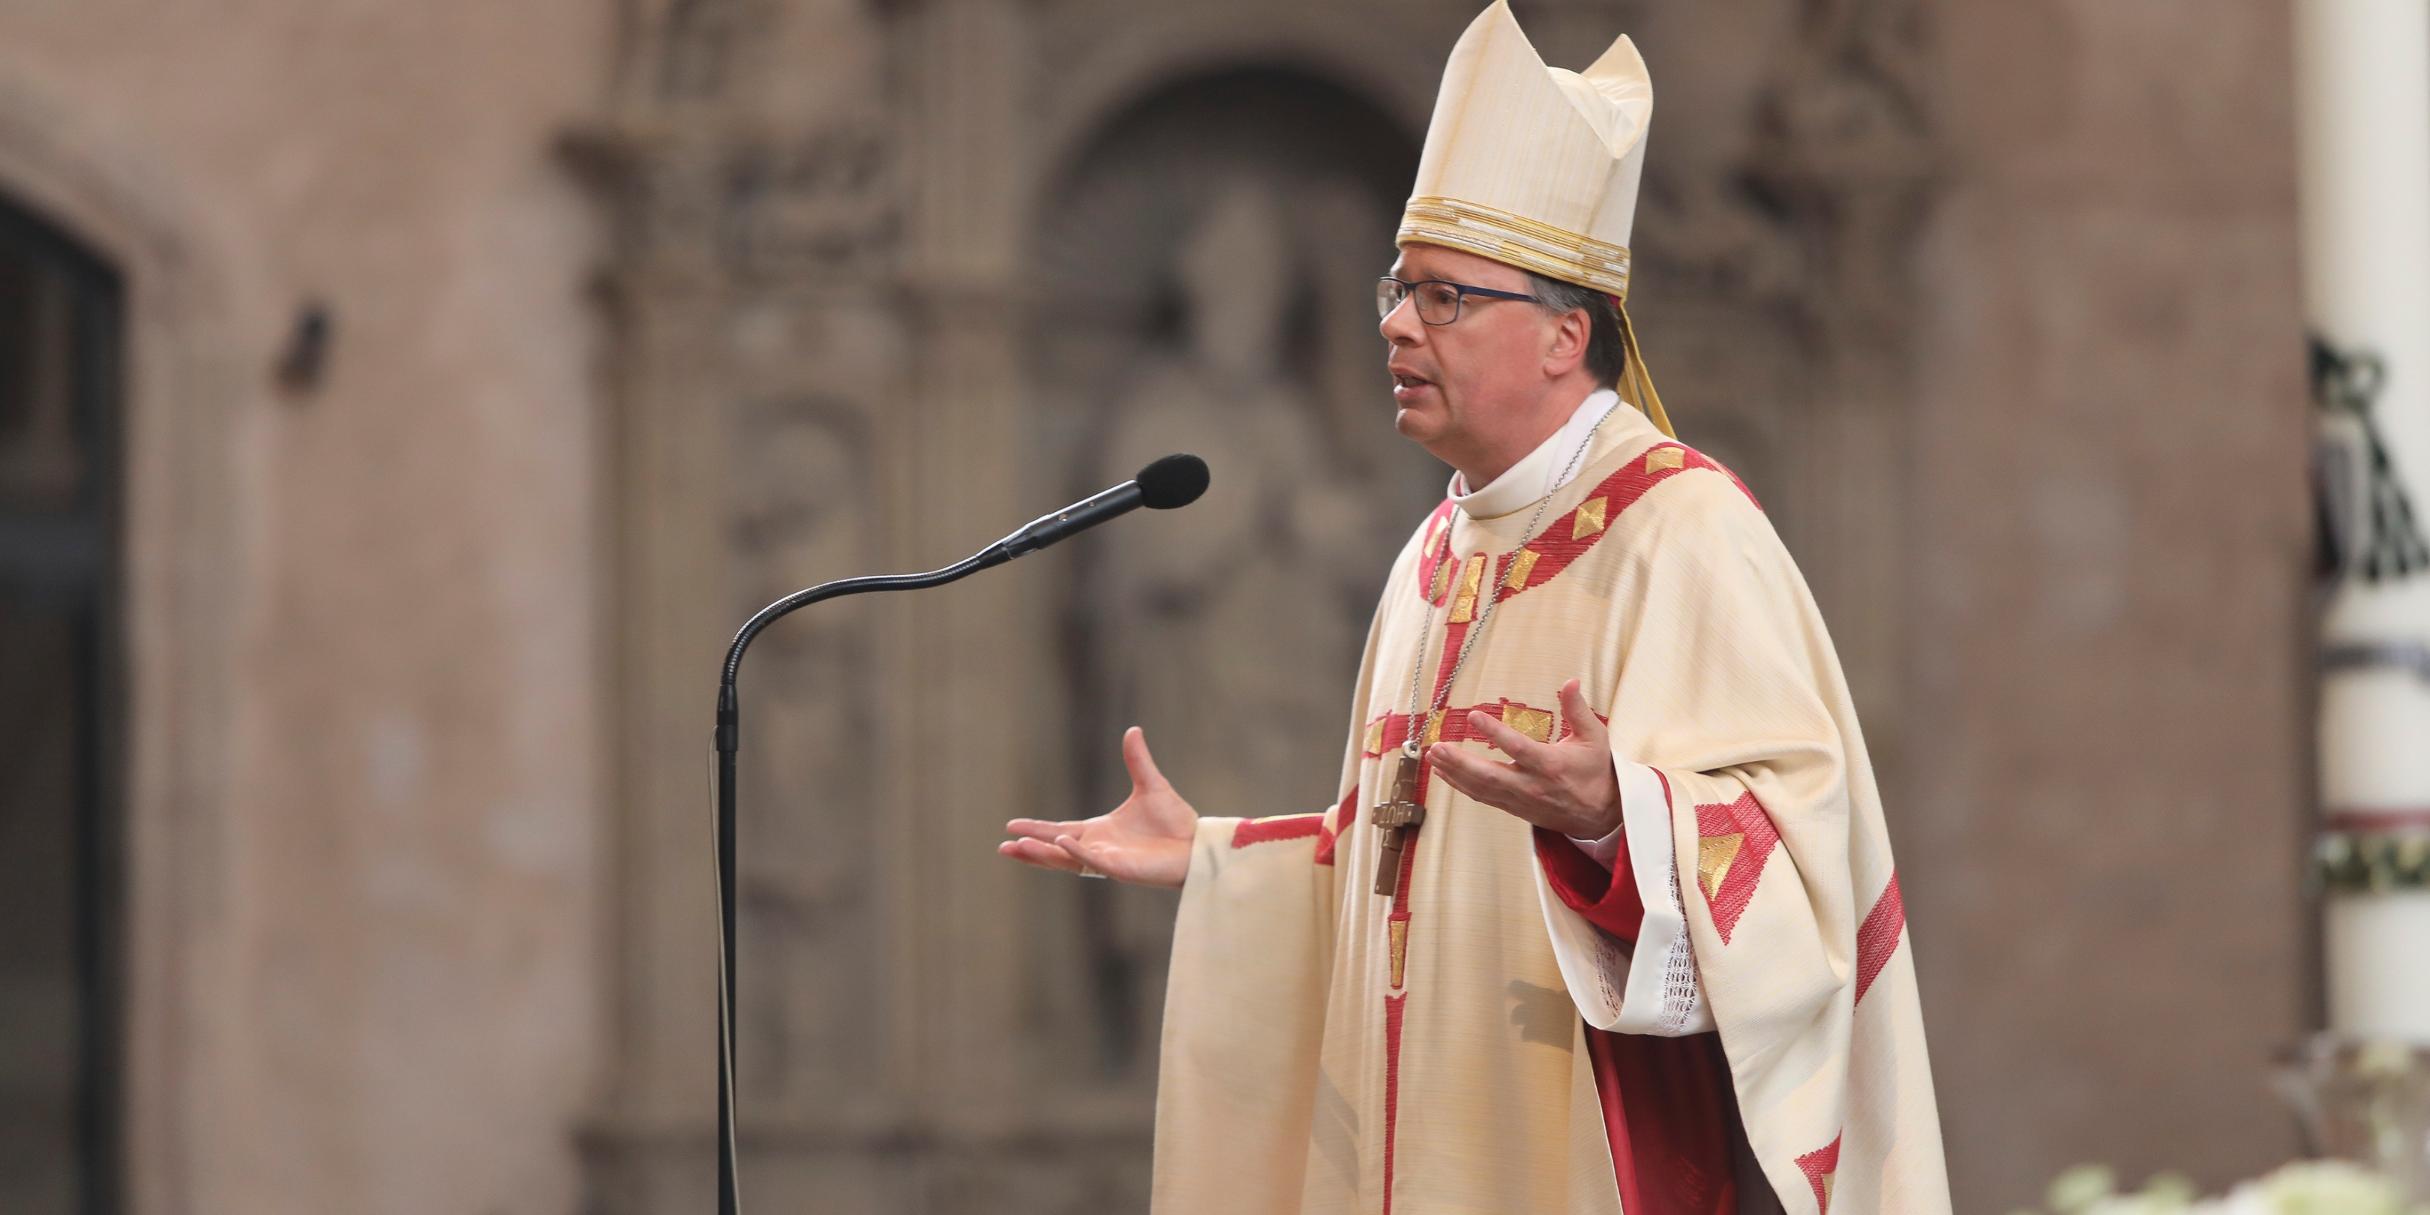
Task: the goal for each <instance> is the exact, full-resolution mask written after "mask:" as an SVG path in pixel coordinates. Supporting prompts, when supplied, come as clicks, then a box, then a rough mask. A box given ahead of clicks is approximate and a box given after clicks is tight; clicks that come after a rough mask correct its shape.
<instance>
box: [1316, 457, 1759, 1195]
mask: <svg viewBox="0 0 2430 1215" xmlns="http://www.w3.org/2000/svg"><path fill="white" fill-rule="evenodd" d="M1698 468H1701V469H1709V470H1711V471H1714V472H1718V473H1720V474H1721V475H1723V476H1725V477H1728V478H1729V479H1730V483H1731V484H1733V485H1735V486H1737V487H1738V490H1739V492H1740V493H1744V494H1746V496H1747V500H1748V501H1750V502H1755V504H1756V508H1757V509H1759V510H1760V509H1762V505H1763V504H1762V503H1761V502H1756V499H1755V495H1754V493H1753V492H1752V491H1749V490H1748V489H1747V487H1746V483H1745V482H1743V481H1740V480H1739V479H1738V477H1737V475H1736V474H1734V473H1732V472H1730V470H1728V469H1726V468H1723V467H1722V466H1721V465H1720V464H1719V463H1717V462H1715V461H1714V460H1712V459H1711V458H1709V457H1707V456H1705V455H1704V454H1703V453H1702V452H1699V451H1696V450H1695V449H1693V448H1690V447H1687V446H1686V445H1684V444H1680V443H1657V444H1655V445H1654V446H1652V447H1650V448H1648V449H1646V451H1645V452H1644V453H1642V454H1641V455H1638V456H1635V457H1632V458H1631V459H1629V460H1628V461H1627V462H1625V463H1623V464H1622V465H1621V466H1620V468H1619V470H1618V471H1616V472H1613V473H1612V474H1611V475H1610V476H1608V477H1605V478H1604V479H1603V480H1602V481H1600V482H1597V483H1596V484H1595V486H1594V488H1592V489H1590V490H1588V491H1587V494H1586V497H1585V498H1584V499H1583V500H1582V501H1581V502H1580V503H1579V504H1578V505H1577V506H1576V507H1575V508H1573V509H1572V510H1571V511H1570V512H1569V514H1568V515H1566V516H1564V517H1561V518H1557V519H1554V520H1553V521H1552V522H1551V523H1550V524H1549V525H1547V526H1546V527H1545V528H1544V530H1543V531H1542V532H1541V533H1539V534H1538V535H1537V536H1536V538H1535V539H1533V540H1530V541H1528V542H1527V543H1526V544H1525V545H1523V546H1522V547H1520V548H1519V549H1518V550H1517V551H1515V552H1511V553H1507V554H1504V555H1502V556H1500V557H1488V556H1487V555H1486V554H1483V553H1477V554H1473V555H1471V556H1469V557H1468V558H1467V559H1466V560H1464V561H1454V560H1452V556H1451V522H1452V511H1453V504H1452V503H1451V502H1450V501H1449V500H1445V501H1444V502H1443V504H1442V505H1441V506H1438V507H1436V508H1435V512H1434V514H1433V515H1432V516H1431V517H1429V518H1428V519H1427V520H1426V526H1425V529H1424V533H1423V535H1422V536H1421V537H1420V539H1419V552H1420V553H1421V556H1420V558H1419V561H1418V568H1417V586H1416V588H1415V589H1416V591H1417V592H1418V594H1419V596H1420V597H1422V598H1423V599H1425V601H1426V602H1427V603H1428V604H1430V605H1432V606H1435V607H1442V606H1444V605H1445V604H1448V605H1449V606H1450V611H1449V612H1447V613H1446V614H1445V621H1446V624H1445V626H1444V630H1443V643H1442V648H1441V652H1440V655H1439V656H1438V657H1437V658H1436V660H1435V683H1434V694H1433V696H1431V697H1429V698H1428V703H1430V704H1431V703H1435V702H1438V701H1441V700H1442V699H1443V698H1444V694H1445V693H1446V692H1447V691H1448V690H1449V689H1448V688H1447V687H1445V684H1446V683H1447V682H1448V681H1449V680H1450V678H1451V675H1452V667H1453V665H1454V664H1453V663H1452V662H1451V661H1450V660H1449V657H1450V656H1451V655H1453V654H1457V653H1459V651H1460V646H1461V645H1462V644H1463V643H1465V642H1466V640H1467V637H1468V630H1469V629H1470V628H1471V627H1472V626H1473V625H1474V623H1475V621H1476V618H1477V617H1478V616H1479V615H1481V614H1482V611H1481V609H1482V607H1483V606H1484V603H1486V602H1490V603H1500V602H1502V601H1504V600H1508V599H1511V598H1514V597H1516V596H1519V595H1522V594H1525V593H1526V592H1528V591H1530V590H1532V589H1534V588H1536V587H1539V586H1543V585H1544V584H1545V583H1548V582H1550V581H1552V580H1553V579H1554V578H1556V577H1559V576H1560V574H1561V572H1562V571H1563V570H1566V569H1568V568H1569V567H1570V565H1571V564H1572V563H1573V562H1575V561H1577V560H1578V558H1580V557H1582V556H1584V555H1585V554H1586V552H1587V550H1588V549H1591V548H1593V547H1594V546H1595V545H1596V544H1597V543H1598V542H1600V541H1601V540H1602V539H1603V537H1605V536H1607V535H1609V534H1611V528H1612V524H1613V523H1614V522H1616V521H1617V520H1618V519H1619V518H1620V515H1621V514H1622V512H1624V511H1626V510H1627V509H1628V508H1629V507H1631V506H1633V505H1635V504H1636V503H1637V501H1638V500H1639V499H1641V498H1643V497H1644V496H1645V494H1646V492H1647V491H1648V490H1651V489H1652V488H1654V487H1655V486H1657V485H1660V484H1661V483H1663V482H1664V481H1667V480H1669V479H1671V478H1672V477H1675V476H1678V475H1679V474H1681V473H1683V472H1686V471H1688V470H1690V469H1698ZM1489 567H1490V568H1491V570H1492V576H1491V578H1490V579H1489V578H1488V577H1487V569H1488V568H1489ZM1489 587H1490V589H1488V588H1489ZM1487 595H1491V596H1492V597H1493V598H1492V599H1491V600H1485V598H1484V597H1485V596H1487ZM1481 601H1482V602H1481ZM1425 643H1426V639H1425V638H1422V637H1421V638H1420V639H1419V644H1420V645H1424V644H1425ZM1472 711H1473V712H1482V713H1484V714H1485V715H1486V716H1488V717H1491V718H1494V719H1495V720H1497V721H1500V722H1502V723H1503V724H1504V725H1507V726H1509V727H1510V728H1511V729H1514V730H1517V731H1518V732H1519V733H1521V734H1525V735H1527V736H1528V737H1530V738H1533V739H1535V740H1536V741H1538V742H1552V741H1555V740H1556V739H1560V738H1567V737H1568V736H1569V735H1570V734H1572V733H1574V732H1575V731H1574V728H1573V727H1572V725H1571V724H1570V723H1569V722H1566V721H1562V720H1560V717H1559V714H1557V713H1555V712H1554V711H1553V710H1551V709H1539V708H1535V707H1533V706H1530V705H1526V704H1522V703H1520V702H1518V701H1514V700H1509V699H1500V700H1495V701H1492V702H1489V703H1483V704H1477V705H1471V706H1469V707H1468V708H1449V707H1446V708H1445V710H1444V712H1443V713H1442V714H1441V715H1440V716H1438V717H1434V718H1432V719H1431V722H1430V723H1429V725H1428V727H1427V733H1426V737H1424V738H1422V739H1420V740H1419V744H1420V746H1421V747H1430V746H1433V745H1434V744H1436V743H1438V742H1468V741H1472V740H1474V739H1475V738H1476V734H1475V732H1474V731H1472V730H1471V729H1470V728H1469V725H1468V714H1469V713H1470V712H1472ZM1598 716H1600V715H1598ZM1418 720H1426V719H1425V718H1424V717H1423V716H1422V715H1421V717H1420V718H1419V719H1418ZM1412 728H1413V721H1412V719H1411V717H1410V715H1409V714H1407V713H1392V712H1386V713H1383V714H1380V715H1378V716H1377V717H1376V718H1374V719H1373V720H1371V721H1369V722H1368V723H1367V729H1366V737H1365V738H1364V739H1363V740H1361V741H1362V746H1361V748H1360V749H1361V751H1362V752H1363V753H1364V754H1365V756H1366V757H1368V758H1370V759H1372V758H1376V757H1379V756H1382V755H1384V754H1386V753H1388V752H1390V751H1393V750H1395V749H1397V748H1399V747H1400V746H1401V745H1402V744H1403V743H1405V742H1407V741H1408V739H1409V731H1410V730H1411V729H1412ZM1432 777H1433V766H1432V765H1431V764H1427V765H1421V766H1420V768H1419V769H1418V794H1417V796H1418V798H1419V800H1420V801H1423V800H1424V799H1425V797H1426V792H1427V789H1428V787H1429V786H1430V785H1431V783H1432ZM1357 798H1358V795H1357V791H1356V790H1353V791H1352V792H1351V795H1350V797H1349V798H1348V799H1346V800H1345V801H1344V803H1343V805H1342V806H1341V807H1340V808H1339V810H1340V813H1341V815H1342V819H1341V826H1340V828H1339V830H1340V831H1347V830H1349V827H1350V823H1349V817H1348V816H1349V815H1351V814H1353V813H1356V811H1357V805H1358V801H1357ZM1334 835H1335V831H1334V830H1333V829H1329V828H1328V829H1325V830H1324V834H1323V836H1322V838H1323V839H1324V842H1325V844H1326V845H1328V847H1326V849H1325V857H1326V860H1327V861H1328V862H1329V861H1330V859H1331V855H1332V854H1331V849H1330V847H1329V845H1330V844H1331V843H1332V842H1333V837H1334ZM1424 838H1425V832H1424V831H1422V830H1420V831H1418V832H1416V833H1414V834H1413V835H1412V836H1411V837H1410V838H1409V840H1408V842H1407V843H1406V844H1405V845H1404V846H1403V847H1402V849H1401V880H1400V883H1399V886H1398V887H1397V888H1396V889H1395V891H1394V894H1393V902H1392V909H1391V911H1390V912H1389V913H1388V914H1387V915H1386V917H1385V931H1386V933H1387V934H1388V939H1387V942H1386V945H1387V948H1388V950H1389V953H1388V957H1389V959H1390V966H1391V976H1390V977H1391V982H1390V985H1389V986H1388V987H1387V988H1386V994H1385V996H1384V1009H1383V1013H1384V1196H1383V1197H1384V1201H1383V1215H1392V1189H1393V1176H1394V1167H1393V1166H1394V1163H1395V1157H1396V1151H1395V1149H1396V1147H1397V1141H1398V1139H1399V1129H1400V1062H1401V1020H1402V1010H1403V1008H1404V1007H1405V1005H1406V1003H1407V1001H1408V998H1409V992H1408V990H1407V988H1406V986H1405V980H1406V979H1407V977H1408V976H1407V973H1406V970H1405V966H1406V963H1407V960H1408V951H1409V926H1410V910H1409V891H1410V887H1411V885H1412V884H1413V883H1412V882H1411V881H1410V873H1411V871H1412V870H1414V869H1415V867H1416V865H1417V852H1418V848H1419V847H1420V846H1421V844H1422V842H1423V840H1424Z"/></svg>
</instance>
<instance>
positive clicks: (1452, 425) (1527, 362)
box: [1379, 243, 1557, 488]
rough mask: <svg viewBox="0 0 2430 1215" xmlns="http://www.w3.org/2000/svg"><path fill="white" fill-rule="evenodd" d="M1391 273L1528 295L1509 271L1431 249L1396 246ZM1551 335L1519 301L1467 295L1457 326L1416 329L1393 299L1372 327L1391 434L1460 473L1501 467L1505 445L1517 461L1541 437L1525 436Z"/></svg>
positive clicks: (1535, 421) (1549, 322)
mask: <svg viewBox="0 0 2430 1215" xmlns="http://www.w3.org/2000/svg"><path fill="white" fill-rule="evenodd" d="M1391 275H1392V277H1394V278H1397V279H1400V280H1401V281H1403V282H1409V283H1415V282H1422V281H1424V280H1427V279H1440V280H1443V281H1446V282H1453V283H1461V284H1465V285H1467V286H1471V287H1485V288H1489V289H1492V290H1496V291H1510V292H1516V293H1518V294H1521V295H1529V294H1532V293H1533V292H1532V290H1531V284H1530V283H1529V282H1528V280H1527V275H1526V274H1525V273H1524V272H1522V271H1520V270H1518V269H1516V268H1515V267H1511V266H1506V265H1503V264H1502V263H1500V262H1497V261H1494V260H1492V259H1490V258H1484V257H1479V256H1477V255H1476V254H1473V253H1465V252H1462V251H1460V250H1457V249H1445V248H1441V247H1439V246H1435V245H1421V244H1414V243H1413V244H1408V245H1404V246H1402V247H1401V256H1400V258H1399V260H1397V261H1395V262H1393V263H1392V270H1391ZM1556 327H1557V326H1556V324H1555V320H1554V318H1553V317H1551V316H1550V315H1549V314H1547V313H1546V312H1545V311H1544V310H1543V309H1542V308H1539V307H1537V306H1535V305H1534V304H1532V303H1529V302H1527V301H1526V300H1508V299H1495V298H1491V297H1487V296H1478V295H1469V296H1466V297H1465V298H1463V299H1462V300H1461V301H1460V309H1459V319H1457V320H1455V321H1453V322H1452V323H1450V324H1448V325H1429V324H1426V323H1424V322H1423V321H1421V320H1419V319H1418V309H1417V301H1416V300H1415V298H1411V299H1407V300H1403V301H1401V305H1400V307H1398V308H1395V309H1393V310H1392V312H1391V314H1390V315H1387V316H1386V317H1384V319H1383V321H1382V323H1381V324H1380V326H1379V328H1380V329H1381V330H1382V332H1383V335H1384V340H1385V341H1386V342H1388V343H1390V344H1391V350H1390V356H1389V359H1388V362H1387V364H1386V366H1387V369H1388V370H1389V371H1390V372H1391V374H1392V399H1393V401H1394V403H1395V404H1397V405H1398V406H1399V407H1400V408H1399V412H1398V413H1397V414H1396V415H1395V416H1394V418H1393V426H1394V428H1395V429H1397V430H1399V431H1400V432H1401V437H1403V438H1406V439H1409V440H1411V441H1413V442H1415V443H1417V444H1418V445H1419V446H1421V447H1424V448H1425V449H1426V450H1427V451H1429V452H1432V453H1433V454H1434V456H1435V458H1436V459H1439V460H1441V461H1443V462H1444V463H1446V464H1449V465H1451V466H1452V467H1454V468H1457V469H1460V470H1462V471H1464V472H1466V471H1470V470H1475V469H1490V468H1493V467H1494V466H1495V465H1496V463H1497V462H1500V463H1502V464H1503V466H1507V462H1506V461H1502V460H1500V457H1502V456H1504V455H1506V454H1508V453H1510V452H1511V451H1512V450H1513V449H1514V447H1515V450H1516V452H1519V453H1524V452H1525V451H1527V450H1528V449H1529V448H1530V447H1532V446H1534V444H1535V442H1536V441H1538V440H1539V439H1540V438H1541V436H1540V435H1536V434H1534V433H1533V432H1534V431H1535V430H1538V429H1541V425H1540V423H1541V418H1540V417H1539V416H1538V415H1539V414H1541V412H1542V410H1541V409H1540V408H1539V407H1538V403H1539V401H1540V400H1541V398H1542V397H1543V396H1544V394H1545V391H1546V386H1547V385H1546V380H1547V374H1546V372H1547V368H1546V356H1547V351H1548V349H1549V348H1550V346H1551V345H1552V343H1553V338H1554V337H1555V333H1554V330H1555V329H1556ZM1480 484H1481V482H1480ZM1471 488H1474V487H1473V486H1472V487H1471Z"/></svg>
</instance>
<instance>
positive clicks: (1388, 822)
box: [1367, 755, 1426, 898]
mask: <svg viewBox="0 0 2430 1215" xmlns="http://www.w3.org/2000/svg"><path fill="white" fill-rule="evenodd" d="M1420 763H1421V761H1419V760H1414V759H1410V758H1409V757H1407V756H1405V755H1404V756H1402V757H1401V758H1400V759H1399V760H1397V761H1395V763H1394V765H1393V777H1392V796H1391V798H1390V799H1388V800H1386V801H1380V802H1377V803H1376V804H1375V811H1374V813H1372V814H1371V815H1369V816H1368V819H1367V821H1368V822H1369V823H1372V824H1374V826H1375V829H1376V853H1375V892H1376V893H1377V894H1380V895H1383V896H1384V897H1386V898H1390V897H1392V896H1393V894H1395V893H1396V892H1398V891H1399V890H1400V888H1401V848H1402V847H1403V846H1404V845H1405V844H1406V843H1407V842H1408V839H1409V833H1410V832H1412V831H1415V830H1417V829H1418V828H1419V827H1420V826H1421V825H1423V824H1424V823H1425V821H1426V805H1425V803H1423V802H1421V801H1419V800H1418V772H1419V765H1420Z"/></svg>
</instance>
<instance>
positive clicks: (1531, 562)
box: [1502, 548, 1536, 591]
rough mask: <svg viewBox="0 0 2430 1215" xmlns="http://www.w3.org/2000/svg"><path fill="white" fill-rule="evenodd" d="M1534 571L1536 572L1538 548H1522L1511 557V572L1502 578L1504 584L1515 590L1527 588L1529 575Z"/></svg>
mask: <svg viewBox="0 0 2430 1215" xmlns="http://www.w3.org/2000/svg"><path fill="white" fill-rule="evenodd" d="M1534 572H1536V550H1534V549H1532V548H1523V549H1520V550H1519V551H1518V552H1517V553H1515V554H1513V555H1512V557H1511V559H1510V573H1509V574H1508V575H1507V576H1505V577H1504V578H1503V579H1502V585H1504V586H1507V587H1509V588H1510V589H1512V590H1514V591H1523V590H1526V589H1527V576H1528V575H1529V574H1532V573H1534Z"/></svg>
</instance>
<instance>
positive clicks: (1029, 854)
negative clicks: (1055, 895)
mask: <svg viewBox="0 0 2430 1215" xmlns="http://www.w3.org/2000/svg"><path fill="white" fill-rule="evenodd" d="M996 852H997V853H998V854H999V855H1002V856H1009V857H1011V858H1012V859H1014V860H1016V861H1019V862H1021V863H1022V864H1025V865H1035V866H1037V867H1038V868H1040V869H1052V870H1055V871H1056V872H1058V873H1078V872H1080V863H1079V862H1078V861H1075V860H1073V859H1072V858H1071V854H1069V853H1067V852H1065V851H1063V850H1062V849H1061V848H1057V847H1055V846H1054V845H1053V844H1049V843H1041V842H1039V841H1037V840H1033V839H1018V840H1006V841H1004V842H1003V843H1001V844H998V845H996Z"/></svg>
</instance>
